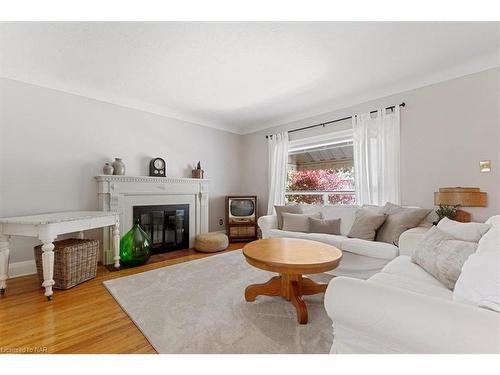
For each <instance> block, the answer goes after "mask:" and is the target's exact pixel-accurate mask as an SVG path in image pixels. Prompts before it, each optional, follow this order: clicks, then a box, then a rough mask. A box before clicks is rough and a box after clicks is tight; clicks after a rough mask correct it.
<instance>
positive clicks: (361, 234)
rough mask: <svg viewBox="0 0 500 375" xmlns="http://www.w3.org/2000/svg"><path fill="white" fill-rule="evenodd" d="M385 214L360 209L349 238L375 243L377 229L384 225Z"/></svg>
mask: <svg viewBox="0 0 500 375" xmlns="http://www.w3.org/2000/svg"><path fill="white" fill-rule="evenodd" d="M385 219H386V215H385V214H375V213H373V212H372V211H371V210H367V209H364V208H360V209H359V210H357V211H356V214H355V216H354V223H353V224H352V227H351V230H350V231H349V234H348V235H347V237H350V238H360V239H362V240H367V241H373V240H374V239H375V235H376V233H377V229H378V228H379V227H380V226H381V225H382V224H383V223H384V221H385Z"/></svg>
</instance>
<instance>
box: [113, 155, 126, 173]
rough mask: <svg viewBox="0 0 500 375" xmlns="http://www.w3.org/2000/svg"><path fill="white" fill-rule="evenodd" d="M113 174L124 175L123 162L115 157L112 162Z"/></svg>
mask: <svg viewBox="0 0 500 375" xmlns="http://www.w3.org/2000/svg"><path fill="white" fill-rule="evenodd" d="M113 174H114V175H115V176H125V163H124V162H123V161H122V159H121V158H115V161H114V162H113Z"/></svg>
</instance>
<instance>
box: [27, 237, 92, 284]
mask: <svg viewBox="0 0 500 375" xmlns="http://www.w3.org/2000/svg"><path fill="white" fill-rule="evenodd" d="M42 246H43V245H38V246H35V249H34V250H35V261H36V271H37V273H38V280H39V281H40V283H43V267H42V253H43V250H42ZM98 251H99V241H97V240H83V239H79V238H69V239H66V240H61V241H55V242H54V285H53V288H55V289H69V288H72V287H74V286H76V285H78V284H81V283H83V282H84V281H87V280H90V279H93V278H94V277H95V276H96V273H97V252H98Z"/></svg>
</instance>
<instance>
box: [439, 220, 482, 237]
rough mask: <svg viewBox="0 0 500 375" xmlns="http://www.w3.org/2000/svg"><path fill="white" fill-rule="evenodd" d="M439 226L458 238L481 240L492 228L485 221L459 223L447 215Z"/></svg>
mask: <svg viewBox="0 0 500 375" xmlns="http://www.w3.org/2000/svg"><path fill="white" fill-rule="evenodd" d="M437 227H438V228H439V229H440V230H442V231H443V232H445V233H448V234H449V235H451V236H453V237H455V238H456V239H457V240H462V241H469V242H479V240H480V239H481V237H482V236H483V235H484V234H485V233H486V232H487V231H488V229H490V228H491V225H490V224H484V223H459V222H458V221H454V220H450V219H448V218H447V217H445V218H443V219H441V220H440V221H439V223H438V225H437Z"/></svg>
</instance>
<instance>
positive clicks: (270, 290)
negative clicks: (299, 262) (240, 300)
mask: <svg viewBox="0 0 500 375" xmlns="http://www.w3.org/2000/svg"><path fill="white" fill-rule="evenodd" d="M279 295H281V277H280V276H274V277H273V278H271V279H270V280H269V281H268V282H267V283H264V284H253V285H249V286H247V287H246V289H245V300H247V301H248V302H253V301H255V298H256V297H257V296H279Z"/></svg>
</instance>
